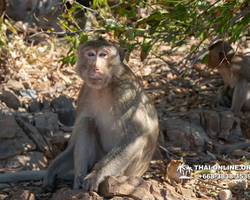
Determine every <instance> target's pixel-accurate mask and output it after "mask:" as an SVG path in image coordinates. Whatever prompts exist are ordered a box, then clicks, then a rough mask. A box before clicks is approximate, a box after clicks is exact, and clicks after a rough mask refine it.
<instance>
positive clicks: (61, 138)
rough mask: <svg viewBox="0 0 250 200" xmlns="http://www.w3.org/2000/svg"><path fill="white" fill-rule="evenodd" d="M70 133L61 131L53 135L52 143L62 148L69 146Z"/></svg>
mask: <svg viewBox="0 0 250 200" xmlns="http://www.w3.org/2000/svg"><path fill="white" fill-rule="evenodd" d="M70 135H71V134H69V133H64V132H62V131H61V132H59V133H57V134H55V135H53V136H52V143H53V144H55V145H56V146H58V147H59V148H60V149H61V150H64V149H65V148H66V146H67V142H68V141H69V138H70Z"/></svg>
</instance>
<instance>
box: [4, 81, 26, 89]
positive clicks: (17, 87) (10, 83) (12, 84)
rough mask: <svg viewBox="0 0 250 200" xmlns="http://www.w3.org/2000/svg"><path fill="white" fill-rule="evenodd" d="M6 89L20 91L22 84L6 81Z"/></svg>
mask: <svg viewBox="0 0 250 200" xmlns="http://www.w3.org/2000/svg"><path fill="white" fill-rule="evenodd" d="M8 87H9V88H11V89H13V90H15V91H20V90H23V89H24V87H23V84H22V83H21V82H19V81H13V80H12V79H10V80H9V81H8Z"/></svg>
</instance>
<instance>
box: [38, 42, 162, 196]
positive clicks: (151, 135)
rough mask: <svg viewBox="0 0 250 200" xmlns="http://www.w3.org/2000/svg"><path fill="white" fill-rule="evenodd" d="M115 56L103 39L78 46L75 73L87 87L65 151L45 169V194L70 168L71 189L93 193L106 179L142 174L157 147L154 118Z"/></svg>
mask: <svg viewBox="0 0 250 200" xmlns="http://www.w3.org/2000/svg"><path fill="white" fill-rule="evenodd" d="M104 51H105V52H106V53H107V56H103V57H102V55H105V54H101V53H103V52H104ZM119 52H120V51H119V49H118V48H117V47H116V46H114V45H113V44H111V43H108V42H107V41H105V40H104V39H99V40H95V41H89V42H87V43H85V44H81V45H80V46H79V48H78V55H77V64H76V71H77V73H78V74H79V75H80V77H81V78H82V79H83V80H84V82H85V83H84V85H83V86H82V88H81V90H80V93H79V96H78V103H77V119H76V122H75V127H74V131H73V135H72V137H71V141H70V145H69V147H68V148H67V149H66V150H65V151H64V152H63V153H62V154H61V155H59V156H58V157H57V158H56V159H55V160H54V161H53V162H52V164H51V165H50V167H49V168H48V171H47V175H46V177H45V180H44V185H43V187H44V189H47V190H53V188H54V182H55V178H56V176H57V175H59V174H62V173H65V172H67V171H68V170H69V169H71V168H73V164H72V163H74V172H75V181H74V188H75V189H77V188H80V187H82V188H83V189H85V190H87V191H88V190H97V189H98V185H99V184H100V183H101V182H102V181H103V180H104V178H105V177H106V176H110V175H114V176H120V175H126V176H141V175H142V174H143V173H144V172H145V171H146V169H147V167H148V165H149V162H150V160H151V158H152V156H153V153H154V150H155V148H156V143H157V137H158V131H159V130H158V119H157V114H156V111H155V108H154V106H153V104H152V101H151V99H150V98H149V97H148V95H147V94H146V92H145V91H144V89H143V87H142V85H141V83H140V81H139V79H138V78H137V77H136V76H135V75H134V74H133V72H132V71H131V70H130V69H129V67H127V66H126V65H125V64H123V62H122V60H123V54H121V53H119ZM95 53H96V59H94V56H93V54H95ZM98 55H100V56H98ZM120 55H121V56H122V57H121V56H120ZM93 77H94V80H93ZM73 154H74V156H73Z"/></svg>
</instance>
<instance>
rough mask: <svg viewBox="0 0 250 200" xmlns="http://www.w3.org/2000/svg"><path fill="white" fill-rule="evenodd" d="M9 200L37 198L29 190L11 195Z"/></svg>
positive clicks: (32, 199)
mask: <svg viewBox="0 0 250 200" xmlns="http://www.w3.org/2000/svg"><path fill="white" fill-rule="evenodd" d="M8 200H35V196H34V194H33V193H31V192H30V191H29V190H21V191H17V192H15V193H13V194H11V195H9V197H8Z"/></svg>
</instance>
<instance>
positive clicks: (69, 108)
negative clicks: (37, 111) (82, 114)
mask: <svg viewBox="0 0 250 200" xmlns="http://www.w3.org/2000/svg"><path fill="white" fill-rule="evenodd" d="M73 104H74V102H73V99H69V98H67V97H66V96H64V95H61V96H59V97H58V98H56V99H53V100H52V102H51V105H52V107H53V108H54V109H55V111H56V113H57V115H58V119H59V122H60V123H61V124H62V125H65V126H73V125H74V123H75V117H76V109H75V107H74V105H73Z"/></svg>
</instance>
